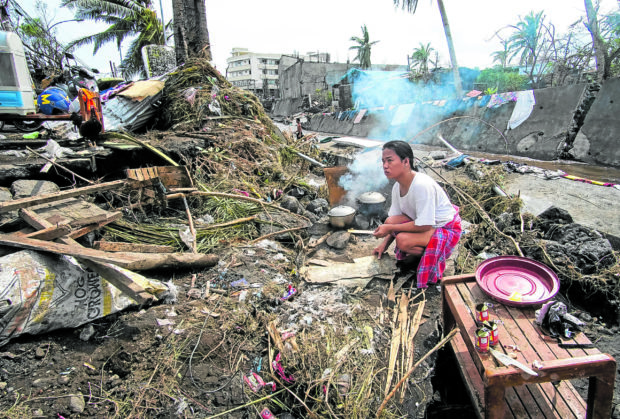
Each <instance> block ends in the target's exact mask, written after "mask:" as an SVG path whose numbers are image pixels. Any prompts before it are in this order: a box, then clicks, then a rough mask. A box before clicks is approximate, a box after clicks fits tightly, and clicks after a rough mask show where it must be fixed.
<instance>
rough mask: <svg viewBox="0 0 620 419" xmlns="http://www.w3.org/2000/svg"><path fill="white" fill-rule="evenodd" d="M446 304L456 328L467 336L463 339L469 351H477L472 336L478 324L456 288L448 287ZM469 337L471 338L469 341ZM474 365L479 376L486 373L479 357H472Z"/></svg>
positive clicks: (446, 288)
mask: <svg viewBox="0 0 620 419" xmlns="http://www.w3.org/2000/svg"><path fill="white" fill-rule="evenodd" d="M445 293H446V302H447V304H448V307H449V309H450V312H451V313H452V314H453V315H454V320H455V323H456V326H457V327H458V328H459V329H460V330H461V334H462V335H463V336H465V338H464V339H463V340H464V341H465V343H466V345H467V349H468V350H469V351H470V353H471V352H472V351H476V348H475V347H474V344H473V342H472V339H471V336H474V333H475V332H476V323H475V322H474V320H473V317H472V316H471V315H470V312H469V309H467V308H466V307H465V305H464V304H463V303H462V298H461V294H460V293H459V290H458V288H457V287H456V286H446V287H445ZM467 337H470V338H469V339H468V338H467ZM472 358H473V360H474V363H475V364H476V368H477V369H478V374H480V375H482V371H484V367H483V365H482V361H481V360H480V357H479V356H474V357H472Z"/></svg>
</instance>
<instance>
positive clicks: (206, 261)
mask: <svg viewBox="0 0 620 419" xmlns="http://www.w3.org/2000/svg"><path fill="white" fill-rule="evenodd" d="M0 244H3V245H6V246H12V247H19V248H22V249H30V250H37V251H42V252H51V253H57V254H61V255H69V256H74V257H77V258H84V259H88V260H93V261H95V262H102V263H113V264H115V265H118V266H120V267H121V268H125V269H130V270H133V271H146V270H149V269H155V268H173V267H174V268H194V269H200V268H208V267H211V266H214V265H215V264H216V263H217V262H218V261H219V258H218V257H217V256H216V255H204V254H186V253H168V254H162V255H158V254H153V253H109V252H103V251H101V250H94V249H88V248H85V247H81V246H75V245H66V244H60V243H54V242H46V241H43V240H35V239H27V238H23V237H17V236H15V235H11V234H2V235H0Z"/></svg>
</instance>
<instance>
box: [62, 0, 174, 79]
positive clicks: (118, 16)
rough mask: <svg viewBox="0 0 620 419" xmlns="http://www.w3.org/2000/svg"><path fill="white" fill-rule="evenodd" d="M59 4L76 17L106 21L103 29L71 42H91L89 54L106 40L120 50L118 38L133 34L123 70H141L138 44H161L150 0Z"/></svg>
mask: <svg viewBox="0 0 620 419" xmlns="http://www.w3.org/2000/svg"><path fill="white" fill-rule="evenodd" d="M62 6H66V7H68V8H70V9H72V10H73V11H74V16H75V18H76V19H81V20H93V21H95V22H104V23H107V24H108V25H110V26H109V27H108V28H107V29H106V30H104V31H103V32H100V33H96V34H93V35H88V36H84V37H82V38H79V39H77V40H75V41H73V42H72V43H71V44H70V45H71V46H82V45H89V44H93V54H95V53H96V52H97V51H98V50H99V48H101V47H102V46H103V45H104V44H106V43H108V42H115V43H116V45H117V47H118V49H119V50H120V48H121V44H122V42H123V41H124V40H125V39H127V38H131V37H135V38H134V39H133V41H132V42H131V44H130V46H129V50H128V52H127V54H126V55H125V57H123V60H122V62H121V67H123V74H124V75H125V76H130V75H133V74H137V73H141V72H143V71H144V70H143V65H142V47H143V46H145V45H152V44H156V45H164V44H165V36H164V28H163V25H162V23H161V21H160V20H159V19H158V17H157V15H156V13H155V11H154V10H153V9H152V6H153V5H152V2H151V0H62Z"/></svg>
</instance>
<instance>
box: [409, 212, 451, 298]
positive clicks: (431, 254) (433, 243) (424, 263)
mask: <svg viewBox="0 0 620 419" xmlns="http://www.w3.org/2000/svg"><path fill="white" fill-rule="evenodd" d="M452 206H453V207H454V209H455V210H456V214H454V218H453V219H452V221H450V222H449V223H448V224H446V225H445V226H443V227H440V228H438V229H436V230H435V233H433V236H432V237H431V240H430V241H429V242H428V246H426V249H425V250H424V254H423V255H422V259H421V260H420V264H419V265H418V272H417V275H416V276H417V278H418V280H417V282H418V284H417V286H418V288H427V287H428V283H429V282H430V283H431V284H435V283H437V279H441V276H442V275H443V271H444V270H445V269H446V259H448V258H449V257H450V254H452V251H453V250H454V248H455V247H456V244H457V243H458V241H459V238H460V237H461V216H460V215H459V207H457V206H456V205H452Z"/></svg>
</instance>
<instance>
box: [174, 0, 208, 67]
mask: <svg viewBox="0 0 620 419" xmlns="http://www.w3.org/2000/svg"><path fill="white" fill-rule="evenodd" d="M172 10H173V21H174V25H173V26H174V43H175V46H176V58H177V63H178V64H181V63H183V62H185V61H186V60H187V59H188V58H189V57H195V56H202V57H204V58H206V59H207V60H211V44H210V42H209V30H208V29H207V11H206V5H205V0H172Z"/></svg>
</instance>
